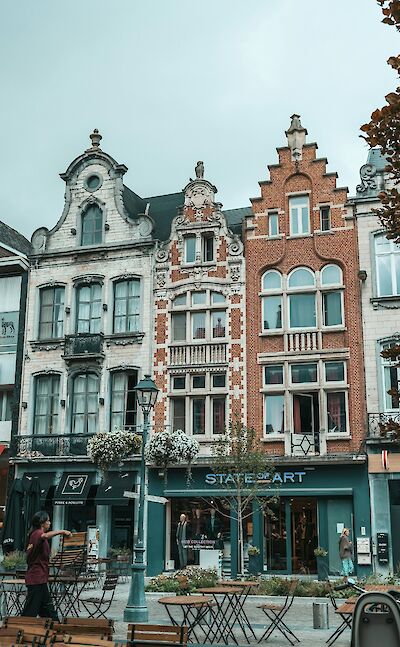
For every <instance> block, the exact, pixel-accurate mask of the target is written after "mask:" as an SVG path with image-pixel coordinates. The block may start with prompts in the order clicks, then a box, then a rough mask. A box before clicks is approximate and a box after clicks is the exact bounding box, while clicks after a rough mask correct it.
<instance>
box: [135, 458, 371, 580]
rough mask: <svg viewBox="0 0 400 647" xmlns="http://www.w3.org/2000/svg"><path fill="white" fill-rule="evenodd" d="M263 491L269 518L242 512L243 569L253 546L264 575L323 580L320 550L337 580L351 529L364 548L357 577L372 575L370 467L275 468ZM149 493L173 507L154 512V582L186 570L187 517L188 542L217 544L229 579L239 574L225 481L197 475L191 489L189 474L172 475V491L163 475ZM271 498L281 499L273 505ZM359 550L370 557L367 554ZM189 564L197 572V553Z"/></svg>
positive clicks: (153, 473)
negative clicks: (182, 546)
mask: <svg viewBox="0 0 400 647" xmlns="http://www.w3.org/2000/svg"><path fill="white" fill-rule="evenodd" d="M248 478H249V479H251V475H249V476H248ZM258 483H259V496H260V498H263V500H264V501H268V509H269V513H268V514H263V512H262V510H261V507H260V505H259V504H258V503H256V502H254V503H253V505H252V507H251V508H248V509H247V510H245V511H244V514H243V541H244V554H245V563H247V550H248V547H249V546H250V545H253V546H257V547H258V548H259V549H260V559H259V565H260V571H261V570H263V572H265V573H270V574H300V575H314V574H317V560H316V558H315V555H314V550H315V548H317V547H318V546H321V547H323V548H325V549H326V550H327V551H328V558H327V567H328V570H329V573H330V574H338V573H339V572H340V570H341V563H340V559H339V551H338V544H339V538H340V534H341V532H342V530H343V528H345V527H348V528H350V531H351V535H352V539H353V541H354V544H355V545H357V540H359V541H358V545H359V548H360V554H359V555H358V554H357V555H356V559H355V562H356V563H357V564H356V568H357V573H358V574H359V575H362V574H365V573H368V572H370V569H371V554H370V552H369V554H367V552H366V549H365V545H366V542H365V540H366V539H369V538H370V536H371V534H370V513H369V495H368V475H367V470H366V465H365V462H364V461H360V462H357V463H356V462H352V463H350V462H349V464H342V463H341V464H337V463H336V464H334V465H331V464H330V465H315V467H314V466H313V467H311V466H301V467H299V466H298V465H296V466H285V467H277V468H276V470H275V471H274V473H273V474H271V475H269V474H267V473H266V474H263V475H259V478H258ZM149 491H150V493H151V494H153V495H158V496H160V495H161V496H164V497H166V499H167V503H166V504H165V505H164V506H163V505H160V504H158V503H149V505H148V571H147V574H148V575H156V574H159V573H161V572H163V571H165V570H173V569H177V568H179V567H180V566H181V563H180V561H181V559H180V555H179V551H178V544H177V529H178V523H179V520H180V518H181V515H183V514H184V515H185V518H186V520H187V534H188V535H189V536H190V537H191V538H194V539H196V538H200V537H203V538H207V539H210V538H212V539H214V540H215V541H216V542H217V543H216V545H217V546H218V547H219V549H220V550H221V551H222V556H223V570H224V572H225V573H226V574H228V573H230V574H232V575H233V576H235V575H236V574H237V564H238V548H237V546H238V542H237V537H238V524H237V514H236V512H235V505H234V501H233V499H232V498H231V497H230V494H231V492H229V481H228V483H227V478H226V475H224V474H214V473H212V472H211V470H210V469H207V468H194V469H193V478H192V481H191V482H190V484H189V485H188V484H187V476H186V471H185V470H184V469H171V470H169V471H168V477H167V482H166V483H165V482H164V477H163V476H160V475H159V473H158V471H157V470H150V474H149ZM264 497H265V498H264ZM271 497H275V498H274V500H273V501H271ZM155 528H157V533H154V529H155ZM360 540H364V541H360ZM361 546H364V548H361ZM361 550H364V552H363V553H362V554H361ZM186 559H187V563H188V564H189V565H190V564H194V565H195V564H198V563H199V555H198V552H196V550H191V549H190V548H189V549H188V550H187V553H186Z"/></svg>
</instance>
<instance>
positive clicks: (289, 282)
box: [261, 263, 344, 332]
mask: <svg viewBox="0 0 400 647" xmlns="http://www.w3.org/2000/svg"><path fill="white" fill-rule="evenodd" d="M343 292H344V286H343V276H342V270H341V268H340V267H339V266H338V265H334V264H332V263H330V264H328V265H325V266H324V267H323V268H322V269H321V271H320V272H317V273H314V272H313V271H312V270H311V269H310V268H308V267H298V268H296V269H295V270H293V271H292V272H290V274H289V275H288V276H282V275H281V274H280V273H279V272H278V271H277V270H268V271H267V272H265V274H264V275H263V277H262V279H261V311H262V314H261V316H262V331H263V332H275V331H276V332H279V331H280V330H282V329H288V330H293V331H295V330H304V329H317V328H333V327H342V326H343V325H344V316H343V298H344V296H343ZM318 293H320V298H319V297H318ZM317 304H320V311H318V309H317Z"/></svg>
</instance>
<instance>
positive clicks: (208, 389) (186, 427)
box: [170, 371, 226, 437]
mask: <svg viewBox="0 0 400 647" xmlns="http://www.w3.org/2000/svg"><path fill="white" fill-rule="evenodd" d="M170 414H171V425H172V429H173V430H174V431H176V430H177V429H182V431H185V433H187V434H189V435H194V436H200V437H201V436H203V437H213V436H217V435H221V434H224V433H225V431H226V373H225V372H222V371H221V372H216V373H208V372H207V373H195V374H185V375H172V376H171V398H170Z"/></svg>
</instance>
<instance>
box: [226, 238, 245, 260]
mask: <svg viewBox="0 0 400 647" xmlns="http://www.w3.org/2000/svg"><path fill="white" fill-rule="evenodd" d="M228 253H229V255H230V256H240V255H241V254H243V243H242V241H241V240H240V238H239V237H238V236H235V237H234V240H233V241H232V242H231V243H229V245H228Z"/></svg>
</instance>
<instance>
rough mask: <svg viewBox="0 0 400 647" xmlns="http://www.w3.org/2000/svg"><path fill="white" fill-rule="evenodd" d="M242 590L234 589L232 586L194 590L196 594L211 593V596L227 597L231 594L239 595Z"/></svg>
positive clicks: (206, 587)
mask: <svg viewBox="0 0 400 647" xmlns="http://www.w3.org/2000/svg"><path fill="white" fill-rule="evenodd" d="M241 592H242V588H240V587H238V586H237V587H236V588H235V587H234V586H205V587H203V588H201V589H196V593H212V594H213V595H214V594H215V595H216V594H218V593H221V594H222V595H229V594H230V593H232V595H234V594H237V593H241Z"/></svg>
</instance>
